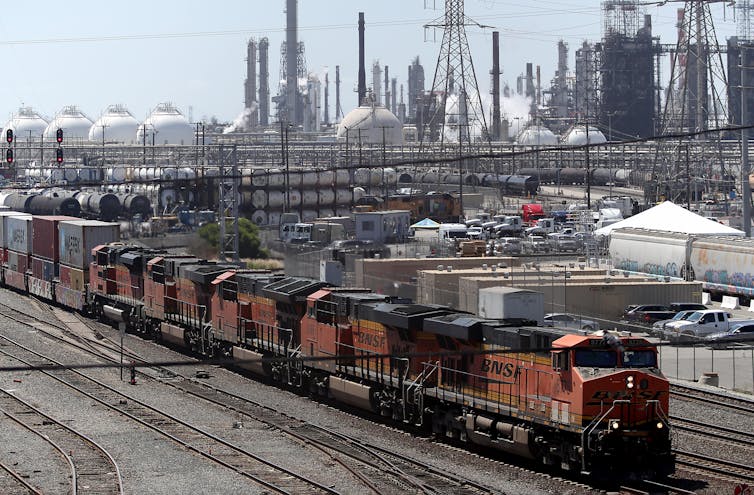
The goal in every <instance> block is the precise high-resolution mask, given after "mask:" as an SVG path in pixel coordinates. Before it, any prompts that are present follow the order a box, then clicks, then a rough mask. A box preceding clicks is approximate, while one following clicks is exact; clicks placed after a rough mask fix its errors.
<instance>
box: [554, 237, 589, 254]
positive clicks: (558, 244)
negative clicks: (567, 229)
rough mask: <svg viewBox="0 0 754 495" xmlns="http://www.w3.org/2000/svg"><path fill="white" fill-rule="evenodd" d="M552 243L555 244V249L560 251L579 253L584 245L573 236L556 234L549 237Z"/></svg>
mask: <svg viewBox="0 0 754 495" xmlns="http://www.w3.org/2000/svg"><path fill="white" fill-rule="evenodd" d="M547 237H548V238H549V239H550V240H551V241H552V242H554V243H555V249H556V250H558V251H561V252H563V251H570V252H573V253H575V252H577V251H579V250H581V248H582V247H583V244H582V242H581V240H580V239H579V238H578V237H576V236H575V235H573V234H564V233H560V232H558V233H554V234H548V236H547Z"/></svg>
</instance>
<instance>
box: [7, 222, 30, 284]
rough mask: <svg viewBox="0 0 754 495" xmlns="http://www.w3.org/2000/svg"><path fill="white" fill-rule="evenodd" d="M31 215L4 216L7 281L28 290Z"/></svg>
mask: <svg viewBox="0 0 754 495" xmlns="http://www.w3.org/2000/svg"><path fill="white" fill-rule="evenodd" d="M31 221H32V220H31V215H22V216H6V217H3V246H4V248H5V249H6V258H7V263H6V266H7V270H6V272H5V283H6V284H7V285H9V286H11V287H13V288H16V289H18V290H23V291H25V290H26V270H28V269H29V267H30V263H29V261H30V258H31V253H32V250H31V249H32V248H31V235H32V234H31V232H32V230H31V229H32V225H31Z"/></svg>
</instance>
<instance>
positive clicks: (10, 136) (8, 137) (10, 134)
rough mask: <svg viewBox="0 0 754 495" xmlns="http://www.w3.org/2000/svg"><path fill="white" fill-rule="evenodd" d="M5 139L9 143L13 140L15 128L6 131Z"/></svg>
mask: <svg viewBox="0 0 754 495" xmlns="http://www.w3.org/2000/svg"><path fill="white" fill-rule="evenodd" d="M5 140H6V141H8V144H10V143H12V142H13V129H8V130H6V131H5Z"/></svg>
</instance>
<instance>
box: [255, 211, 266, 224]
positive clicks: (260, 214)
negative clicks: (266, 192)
mask: <svg viewBox="0 0 754 495" xmlns="http://www.w3.org/2000/svg"><path fill="white" fill-rule="evenodd" d="M251 221H252V222H254V223H255V224H257V225H267V213H265V211H264V210H256V211H255V212H254V213H252V214H251Z"/></svg>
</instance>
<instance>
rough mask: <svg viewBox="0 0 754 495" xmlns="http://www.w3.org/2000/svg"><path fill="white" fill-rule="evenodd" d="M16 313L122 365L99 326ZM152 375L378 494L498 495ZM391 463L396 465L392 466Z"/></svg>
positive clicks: (155, 371)
mask: <svg viewBox="0 0 754 495" xmlns="http://www.w3.org/2000/svg"><path fill="white" fill-rule="evenodd" d="M12 311H14V312H18V313H20V315H21V316H20V317H13V316H11V315H9V314H8V313H7V312H0V315H3V316H5V317H12V318H13V319H14V320H15V321H17V322H20V323H23V324H27V325H33V327H34V328H35V329H37V330H38V331H40V332H43V333H45V334H46V335H47V336H48V337H49V338H51V339H54V340H56V341H58V342H61V343H64V344H66V345H70V346H73V347H75V348H78V349H79V350H81V351H83V352H86V353H89V354H92V355H94V356H96V357H97V358H99V359H102V360H105V361H107V362H110V363H117V362H118V361H116V356H117V355H118V354H119V353H120V345H119V343H116V342H115V341H113V340H111V339H110V338H108V337H106V336H104V335H102V333H101V332H100V331H99V329H97V328H96V325H97V323H96V322H92V321H90V320H88V319H87V318H84V317H81V316H79V315H76V314H72V313H67V312H63V311H61V310H58V309H52V311H51V316H52V317H55V318H57V319H58V320H59V321H60V322H61V323H62V325H58V324H56V323H53V322H50V321H45V320H41V319H40V318H37V317H35V316H33V315H29V314H28V313H25V312H23V311H20V310H16V309H12ZM61 313H64V315H63V316H64V319H61ZM74 322H78V323H81V324H83V325H86V326H87V327H88V328H89V329H90V330H91V331H93V332H94V333H95V334H96V335H97V336H98V337H101V338H99V339H97V340H91V339H87V338H84V337H81V336H80V335H78V334H76V333H75V332H72V330H73V329H68V328H66V327H67V326H68V325H70V324H71V323H74ZM47 326H51V327H53V328H54V329H55V330H56V331H58V332H61V333H64V334H67V335H68V337H67V338H63V337H60V336H58V335H55V334H53V333H50V332H48V331H47V330H45V327H47ZM123 353H124V356H126V357H127V359H128V360H131V361H134V362H136V363H139V364H146V363H147V361H146V360H144V359H143V358H141V357H140V356H138V355H137V354H135V353H133V352H131V351H130V350H128V349H124V350H123ZM140 370H144V368H143V367H142V368H140ZM149 370H150V371H151V373H144V372H143V371H139V372H138V373H139V374H141V375H142V376H145V377H147V378H150V379H155V380H158V381H160V382H162V383H164V384H165V385H168V386H171V387H174V388H176V389H178V390H181V391H182V392H184V393H187V394H189V395H192V396H194V397H197V398H200V399H202V400H205V401H207V402H210V403H212V404H215V405H219V406H221V407H223V408H225V409H228V410H232V411H233V412H235V413H237V414H239V415H241V416H243V417H244V418H246V419H248V420H253V421H257V422H260V423H262V424H265V425H267V426H269V427H271V428H274V429H276V430H279V431H282V432H284V433H286V434H288V435H290V436H292V437H294V438H296V439H297V440H299V441H300V442H301V443H302V444H303V445H308V446H310V447H312V448H315V449H318V450H320V451H321V452H322V453H324V454H326V455H328V456H330V457H332V458H333V460H334V461H336V462H338V463H339V464H341V465H342V466H343V467H344V468H345V469H346V470H348V471H350V472H351V473H352V474H353V475H354V477H356V478H358V479H360V480H361V481H362V483H364V485H365V486H366V487H367V488H368V489H369V490H371V491H372V492H374V493H377V494H382V493H389V492H390V488H391V487H393V489H394V490H396V489H397V491H396V493H403V492H405V491H407V490H408V491H415V492H417V493H438V492H445V491H447V490H448V489H449V488H450V487H452V488H453V493H454V494H458V495H464V494H478V493H490V492H492V491H493V490H492V489H490V488H488V487H486V486H483V485H481V484H478V483H475V482H473V481H471V480H466V479H463V478H461V477H459V476H455V475H452V474H450V473H443V472H442V471H440V470H438V469H436V468H434V467H432V466H431V465H429V464H427V463H423V462H421V461H419V460H415V459H408V458H405V457H402V456H396V454H394V453H390V452H387V451H383V450H382V449H380V448H379V447H376V446H374V445H370V444H368V443H366V442H364V441H363V440H361V439H358V438H355V437H348V436H346V435H343V434H340V433H337V432H335V431H332V430H327V429H325V428H322V427H319V426H316V425H313V424H310V423H306V422H305V421H303V420H300V419H296V418H293V417H291V416H286V415H285V414H283V413H281V412H279V411H277V410H275V409H272V408H269V407H267V406H264V405H262V404H260V403H258V402H255V401H252V400H250V399H246V398H244V397H241V396H238V395H235V394H232V393H230V392H227V391H223V390H221V389H218V388H216V387H212V386H210V385H208V384H205V383H201V382H198V381H196V380H195V379H194V377H192V376H186V375H182V374H180V373H176V372H175V371H173V370H168V369H165V368H161V367H158V366H150V367H149ZM334 454H337V455H334ZM389 459H394V460H392V461H391V460H389ZM346 460H348V462H346ZM354 460H355V461H357V462H359V463H360V464H361V465H363V466H365V467H367V468H369V471H370V474H369V477H367V476H365V475H364V474H363V472H361V471H362V470H360V469H354V468H353V466H352V465H351V463H350V462H351V461H354Z"/></svg>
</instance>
